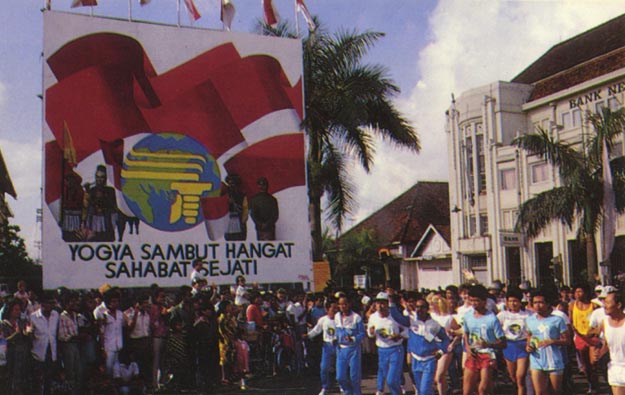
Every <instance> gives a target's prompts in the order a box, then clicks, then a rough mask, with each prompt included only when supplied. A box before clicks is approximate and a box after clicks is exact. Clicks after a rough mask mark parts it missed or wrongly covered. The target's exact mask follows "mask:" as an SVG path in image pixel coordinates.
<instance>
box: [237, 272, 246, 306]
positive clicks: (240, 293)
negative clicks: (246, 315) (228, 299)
mask: <svg viewBox="0 0 625 395" xmlns="http://www.w3.org/2000/svg"><path fill="white" fill-rule="evenodd" d="M247 293H248V290H247V287H246V286H245V277H243V276H237V287H236V288H235V290H234V304H235V306H244V305H248V304H250V300H249V299H248V294H247Z"/></svg>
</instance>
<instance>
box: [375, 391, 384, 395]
mask: <svg viewBox="0 0 625 395" xmlns="http://www.w3.org/2000/svg"><path fill="white" fill-rule="evenodd" d="M375 395H384V392H382V391H375Z"/></svg>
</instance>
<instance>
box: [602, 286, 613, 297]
mask: <svg viewBox="0 0 625 395" xmlns="http://www.w3.org/2000/svg"><path fill="white" fill-rule="evenodd" d="M614 292H616V288H615V287H613V286H611V285H606V286H605V287H603V289H602V290H601V294H600V295H599V299H605V298H607V297H608V294H611V293H614Z"/></svg>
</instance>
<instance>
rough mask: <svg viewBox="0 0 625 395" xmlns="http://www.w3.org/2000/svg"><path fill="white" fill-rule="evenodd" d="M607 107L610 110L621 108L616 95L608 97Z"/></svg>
mask: <svg viewBox="0 0 625 395" xmlns="http://www.w3.org/2000/svg"><path fill="white" fill-rule="evenodd" d="M608 108H609V109H610V110H612V111H616V110H618V109H619V108H621V104H620V103H619V102H618V100H617V99H616V97H611V98H609V99H608Z"/></svg>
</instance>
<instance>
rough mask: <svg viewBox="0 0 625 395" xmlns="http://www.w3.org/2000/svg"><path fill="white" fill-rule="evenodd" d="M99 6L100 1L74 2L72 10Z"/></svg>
mask: <svg viewBox="0 0 625 395" xmlns="http://www.w3.org/2000/svg"><path fill="white" fill-rule="evenodd" d="M96 5H98V0H72V8H76V7H93V6H96Z"/></svg>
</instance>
